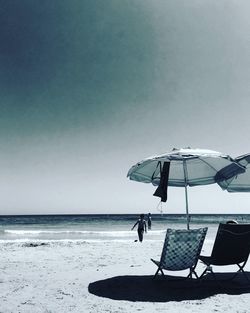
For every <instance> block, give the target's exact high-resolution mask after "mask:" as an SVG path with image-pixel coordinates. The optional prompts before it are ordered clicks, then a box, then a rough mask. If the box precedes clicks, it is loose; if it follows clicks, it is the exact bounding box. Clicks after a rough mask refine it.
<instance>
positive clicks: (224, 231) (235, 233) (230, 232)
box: [199, 224, 250, 280]
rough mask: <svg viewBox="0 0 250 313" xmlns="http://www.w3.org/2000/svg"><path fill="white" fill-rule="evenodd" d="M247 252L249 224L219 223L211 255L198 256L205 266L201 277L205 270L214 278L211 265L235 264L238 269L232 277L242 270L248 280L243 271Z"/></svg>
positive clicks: (249, 233)
mask: <svg viewBox="0 0 250 313" xmlns="http://www.w3.org/2000/svg"><path fill="white" fill-rule="evenodd" d="M249 253H250V224H219V227H218V231H217V235H216V238H215V241H214V246H213V249H212V253H211V256H200V257H199V259H200V260H201V261H202V262H203V263H205V264H206V266H207V267H206V269H205V270H204V272H203V273H202V274H201V276H200V277H203V276H204V275H205V274H206V273H207V272H211V273H212V274H213V276H214V278H216V277H215V274H214V272H213V269H212V265H218V266H224V265H237V266H238V267H239V270H238V271H237V272H236V273H235V275H234V276H233V277H232V279H233V278H234V277H235V276H236V275H237V274H238V273H239V272H242V273H244V275H245V277H246V278H247V280H248V277H247V275H246V273H245V272H244V266H245V265H246V263H247V260H248V256H249Z"/></svg>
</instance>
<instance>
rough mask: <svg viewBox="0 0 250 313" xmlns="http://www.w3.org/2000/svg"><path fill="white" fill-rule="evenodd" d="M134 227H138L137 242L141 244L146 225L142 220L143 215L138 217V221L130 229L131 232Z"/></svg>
mask: <svg viewBox="0 0 250 313" xmlns="http://www.w3.org/2000/svg"><path fill="white" fill-rule="evenodd" d="M136 225H138V227H137V233H138V238H139V241H140V242H142V241H143V234H144V231H145V233H146V232H147V224H146V221H145V219H144V214H141V215H140V218H139V219H138V221H137V222H136V223H135V224H134V226H133V227H132V228H131V230H133V229H134V228H135V226H136ZM135 241H137V240H135Z"/></svg>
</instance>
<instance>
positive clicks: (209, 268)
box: [199, 265, 213, 278]
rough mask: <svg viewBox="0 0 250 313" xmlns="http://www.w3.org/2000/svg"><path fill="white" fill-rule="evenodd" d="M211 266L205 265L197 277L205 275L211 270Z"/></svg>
mask: <svg viewBox="0 0 250 313" xmlns="http://www.w3.org/2000/svg"><path fill="white" fill-rule="evenodd" d="M212 271H213V270H212V267H211V266H210V265H207V267H206V268H205V270H204V271H203V272H202V274H201V275H200V277H199V278H202V277H203V276H205V275H206V273H207V272H212Z"/></svg>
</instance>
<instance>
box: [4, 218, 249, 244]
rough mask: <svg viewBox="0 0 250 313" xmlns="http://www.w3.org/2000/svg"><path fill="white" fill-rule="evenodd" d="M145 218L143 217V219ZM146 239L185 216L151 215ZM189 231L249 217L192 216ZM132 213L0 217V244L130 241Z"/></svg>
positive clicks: (159, 236) (183, 221)
mask: <svg viewBox="0 0 250 313" xmlns="http://www.w3.org/2000/svg"><path fill="white" fill-rule="evenodd" d="M146 217H147V216H145V219H146ZM151 217H152V229H151V230H150V231H148V233H147V234H145V240H163V238H164V236H165V232H166V229H167V228H175V229H176V228H182V229H183V228H184V229H185V228H186V216H185V214H163V215H161V214H152V215H151ZM190 217H191V222H190V228H200V227H208V229H209V231H210V233H211V232H212V233H215V232H216V230H217V227H218V224H219V223H220V222H226V221H227V220H232V219H233V220H237V221H238V222H240V223H250V214H240V215H237V214H192V215H191V216H190ZM137 219H138V215H135V214H86V215H85V214H84V215H16V216H13V215H12V216H7V215H5V216H0V242H5V243H6V242H23V243H25V242H26V243H27V242H28V243H29V242H32V243H34V242H38V243H43V242H44V243H46V242H50V241H103V240H108V241H110V240H114V241H123V240H133V239H135V238H137V232H136V229H135V230H134V231H131V228H132V226H133V225H134V223H135V222H136V221H137Z"/></svg>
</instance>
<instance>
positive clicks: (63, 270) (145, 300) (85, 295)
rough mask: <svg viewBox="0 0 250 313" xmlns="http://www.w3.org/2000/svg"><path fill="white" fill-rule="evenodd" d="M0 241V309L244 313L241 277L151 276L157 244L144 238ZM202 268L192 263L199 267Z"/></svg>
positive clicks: (248, 295)
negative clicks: (222, 280)
mask: <svg viewBox="0 0 250 313" xmlns="http://www.w3.org/2000/svg"><path fill="white" fill-rule="evenodd" d="M212 243H213V238H211V236H210V235H209V234H208V237H207V238H206V240H205V244H204V247H203V253H205V254H206V253H208V254H209V252H210V251H211V246H212ZM0 246H1V254H0V272H1V274H0V312H1V313H11V312H13V313H16V312H20V313H26V312H32V313H40V312H41V313H49V312H50V313H55V312H93V313H94V312H126V313H129V312H172V313H177V312H182V313H185V312H239V313H243V312H249V300H250V287H247V286H246V281H244V278H241V277H239V279H236V280H235V281H234V282H232V283H229V285H228V284H227V285H226V286H225V287H226V288H225V289H224V288H219V287H218V286H217V285H216V284H215V283H214V282H212V281H210V282H207V283H201V284H198V283H197V282H187V281H178V280H175V281H172V282H171V281H169V279H168V280H161V279H158V280H156V281H153V280H152V275H153V274H154V273H155V271H156V266H155V265H154V264H153V263H152V262H151V261H150V258H151V257H152V258H156V259H157V258H159V255H160V253H161V249H162V242H161V241H153V240H150V239H147V237H145V240H144V241H143V243H138V242H133V241H131V240H113V241H112V240H106V241H94V240H93V241H77V240H76V241H67V240H66V241H50V242H49V241H48V242H43V243H41V242H40V243H37V242H36V243H34V244H31V243H28V244H27V243H24V242H22V241H20V242H18V241H17V242H10V241H8V242H7V241H6V242H4V241H2V242H1V243H0ZM249 265H250V263H249V264H247V266H246V270H249ZM203 269H204V266H203V265H202V264H200V263H199V264H198V267H197V271H198V273H201V271H202V270H203ZM234 269H236V267H223V268H219V269H218V267H217V269H215V270H217V271H218V270H219V271H224V272H229V271H233V270H234ZM176 274H177V275H179V274H180V275H184V274H185V273H184V272H182V273H176ZM228 275H229V274H228Z"/></svg>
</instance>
